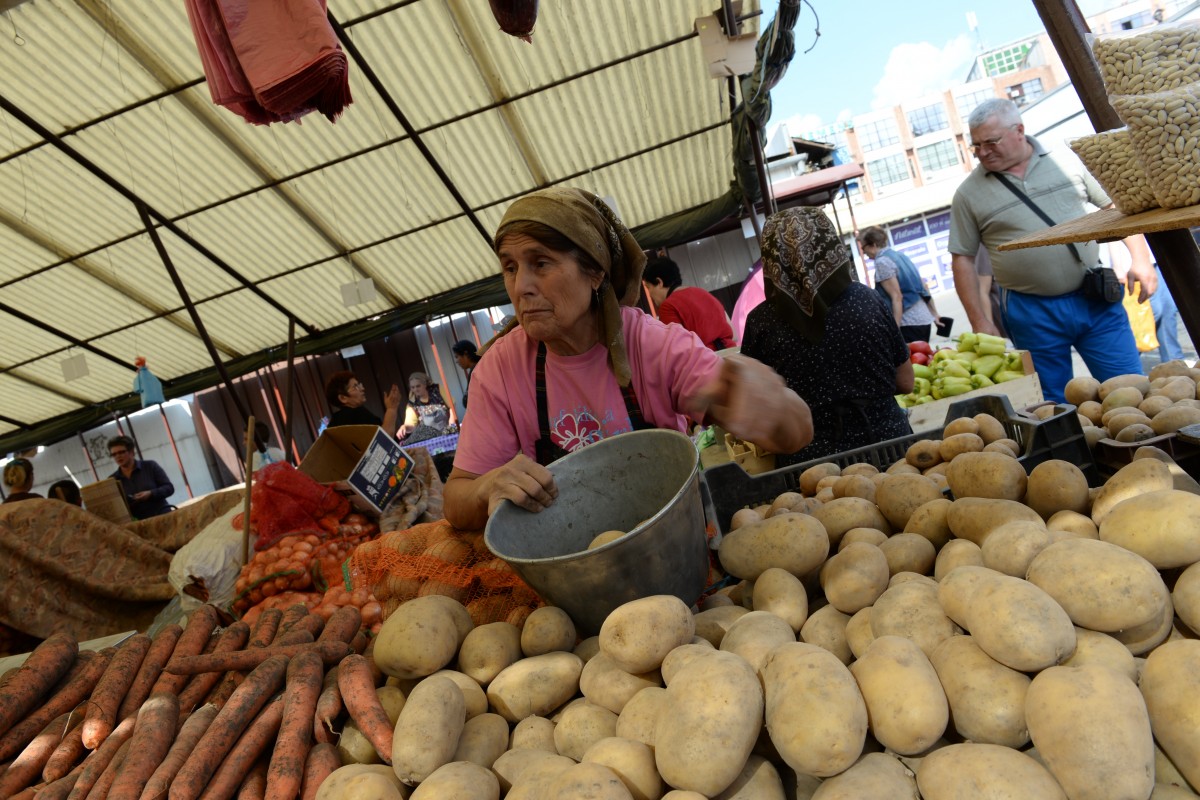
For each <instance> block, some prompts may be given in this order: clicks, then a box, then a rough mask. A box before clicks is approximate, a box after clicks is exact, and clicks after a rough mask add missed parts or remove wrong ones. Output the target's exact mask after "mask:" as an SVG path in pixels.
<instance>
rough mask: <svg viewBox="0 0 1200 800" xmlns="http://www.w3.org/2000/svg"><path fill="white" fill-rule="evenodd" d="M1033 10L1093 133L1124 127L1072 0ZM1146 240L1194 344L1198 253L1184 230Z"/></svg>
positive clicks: (1199, 318)
mask: <svg viewBox="0 0 1200 800" xmlns="http://www.w3.org/2000/svg"><path fill="white" fill-rule="evenodd" d="M1033 5H1034V8H1036V9H1037V12H1038V16H1040V17H1041V18H1042V23H1043V24H1044V25H1045V26H1046V33H1048V34H1049V35H1050V41H1051V42H1053V44H1054V49H1055V50H1057V51H1058V54H1059V56H1060V57H1061V58H1062V62H1063V66H1064V67H1065V68H1066V70H1067V75H1068V76H1069V77H1070V78H1071V83H1072V84H1073V85H1074V86H1075V91H1076V92H1077V93H1078V94H1079V99H1080V101H1082V103H1083V108H1084V110H1085V111H1086V112H1087V115H1088V119H1090V120H1091V122H1092V127H1093V128H1095V129H1096V130H1097V131H1107V130H1112V129H1113V128H1119V127H1121V125H1122V124H1123V123H1122V122H1121V119H1120V117H1118V116H1117V112H1116V111H1114V110H1113V107H1112V105H1110V104H1109V102H1108V94H1107V93H1106V92H1105V91H1104V81H1103V79H1102V78H1101V77H1100V68H1099V66H1098V65H1097V64H1096V59H1095V56H1093V55H1092V51H1091V48H1089V47H1088V46H1087V42H1086V40H1085V39H1084V34H1086V33H1088V32H1089V31H1088V26H1087V22H1086V21H1085V20H1084V18H1083V15H1082V14H1081V13H1080V12H1079V6H1078V5H1076V3H1075V0H1033ZM1146 241H1147V243H1149V245H1150V250H1151V251H1153V253H1154V258H1155V260H1156V261H1157V262H1158V265H1159V267H1160V268H1161V269H1162V274H1163V279H1164V280H1165V281H1166V282H1167V288H1168V289H1170V290H1171V295H1172V297H1174V298H1175V305H1176V306H1178V307H1179V316H1180V317H1181V318H1182V319H1183V325H1184V327H1185V328H1187V332H1188V335H1189V336H1190V337H1191V338H1192V341H1194V342H1195V341H1200V338H1197V337H1200V250H1198V249H1197V248H1196V241H1195V240H1194V239H1193V238H1192V235H1191V233H1190V232H1189V231H1187V230H1186V229H1180V230H1173V231H1163V232H1161V233H1147V234H1146Z"/></svg>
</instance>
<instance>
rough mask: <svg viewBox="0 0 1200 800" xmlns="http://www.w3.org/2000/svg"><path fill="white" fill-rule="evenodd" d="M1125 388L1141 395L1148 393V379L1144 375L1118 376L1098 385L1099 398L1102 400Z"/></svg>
mask: <svg viewBox="0 0 1200 800" xmlns="http://www.w3.org/2000/svg"><path fill="white" fill-rule="evenodd" d="M1125 386H1132V387H1133V388H1134V389H1137V390H1138V391H1139V392H1141V393H1142V394H1146V393H1147V392H1149V391H1150V379H1149V378H1147V377H1146V376H1145V375H1118V376H1117V377H1115V378H1109V379H1108V380H1106V381H1104V382H1103V383H1101V384H1100V392H1099V397H1100V399H1101V400H1104V399H1105V398H1106V397H1108V395H1109V394H1111V393H1112V392H1113V391H1115V390H1117V389H1120V388H1122V387H1125Z"/></svg>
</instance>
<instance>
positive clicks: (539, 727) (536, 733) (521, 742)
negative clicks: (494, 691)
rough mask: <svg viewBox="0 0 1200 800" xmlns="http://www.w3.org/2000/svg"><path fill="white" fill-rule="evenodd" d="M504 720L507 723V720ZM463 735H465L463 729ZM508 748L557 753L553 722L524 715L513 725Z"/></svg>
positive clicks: (544, 718)
mask: <svg viewBox="0 0 1200 800" xmlns="http://www.w3.org/2000/svg"><path fill="white" fill-rule="evenodd" d="M481 716H482V715H481ZM497 716H499V715H497ZM500 718H501V719H504V718H503V717H500ZM476 719H479V717H476ZM505 722H506V723H507V720H505ZM463 736H464V737H465V736H466V732H465V730H464V732H463ZM508 749H509V750H544V751H545V752H547V753H555V754H557V753H558V748H556V747H555V746H554V722H553V721H551V720H549V719H547V718H546V717H526V718H525V719H523V720H521V721H520V722H518V723H517V724H516V725H514V726H513V729H512V733H511V734H510V736H509V748H508Z"/></svg>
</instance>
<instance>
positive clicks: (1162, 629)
mask: <svg viewBox="0 0 1200 800" xmlns="http://www.w3.org/2000/svg"><path fill="white" fill-rule="evenodd" d="M1174 622H1175V609H1174V608H1173V607H1172V606H1171V601H1170V599H1169V598H1168V600H1167V602H1166V604H1165V605H1164V606H1163V610H1162V614H1161V615H1160V616H1159V618H1158V619H1157V620H1151V621H1150V622H1147V623H1146V624H1145V625H1139V626H1137V627H1136V628H1129V629H1128V630H1124V631H1113V632H1112V633H1110V634H1109V635H1110V636H1112V637H1113V638H1114V639H1116V640H1117V641H1119V642H1120V643H1121V644H1123V645H1125V647H1126V649H1127V650H1129V652H1130V653H1133V654H1134V655H1135V656H1140V655H1142V654H1143V653H1148V652H1150V651H1151V650H1153V649H1154V648H1155V647H1157V646H1158V645H1159V644H1161V643H1162V642H1164V641H1166V639H1167V637H1168V636H1170V635H1171V631H1172V630H1174V627H1175V626H1174Z"/></svg>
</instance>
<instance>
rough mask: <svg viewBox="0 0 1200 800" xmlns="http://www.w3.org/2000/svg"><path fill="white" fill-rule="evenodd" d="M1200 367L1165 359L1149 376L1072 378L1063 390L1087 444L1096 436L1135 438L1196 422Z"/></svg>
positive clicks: (1199, 407)
mask: <svg viewBox="0 0 1200 800" xmlns="http://www.w3.org/2000/svg"><path fill="white" fill-rule="evenodd" d="M1197 380H1200V369H1192V368H1189V367H1188V366H1187V364H1185V363H1184V362H1183V361H1168V362H1166V363H1164V364H1159V365H1157V366H1156V367H1154V368H1153V369H1151V370H1150V376H1149V377H1146V376H1145V375H1120V376H1118V377H1115V378H1110V379H1108V380H1106V381H1104V382H1103V383H1100V382H1099V381H1097V380H1096V379H1095V378H1091V377H1080V378H1072V379H1071V380H1070V381H1069V382H1068V383H1067V386H1066V389H1065V392H1064V394H1065V395H1066V398H1067V402H1068V403H1071V404H1073V405H1074V406H1075V407H1076V411H1077V412H1078V413H1079V422H1080V424H1081V425H1083V433H1084V435H1085V436H1086V437H1087V440H1088V444H1089V445H1090V446H1093V447H1094V446H1095V444H1096V442H1097V441H1099V440H1100V439H1114V440H1116V441H1118V442H1141V441H1145V440H1146V439H1150V438H1152V437H1155V436H1162V435H1164V434H1168V433H1174V432H1175V431H1177V430H1179V429H1180V428H1182V427H1184V426H1185V425H1194V424H1196V423H1198V422H1200V391H1198V390H1197V388H1196V385H1197Z"/></svg>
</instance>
